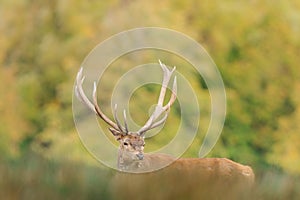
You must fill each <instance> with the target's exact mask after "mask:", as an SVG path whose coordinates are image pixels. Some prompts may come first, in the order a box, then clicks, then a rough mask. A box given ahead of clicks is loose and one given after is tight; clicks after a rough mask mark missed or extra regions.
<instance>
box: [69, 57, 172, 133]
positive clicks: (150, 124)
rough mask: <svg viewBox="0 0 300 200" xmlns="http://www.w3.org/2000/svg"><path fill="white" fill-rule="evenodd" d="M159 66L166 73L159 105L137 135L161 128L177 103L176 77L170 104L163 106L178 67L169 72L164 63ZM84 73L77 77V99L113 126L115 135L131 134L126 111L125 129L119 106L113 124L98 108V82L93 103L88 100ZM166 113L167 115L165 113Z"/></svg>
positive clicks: (79, 73) (112, 130)
mask: <svg viewBox="0 0 300 200" xmlns="http://www.w3.org/2000/svg"><path fill="white" fill-rule="evenodd" d="M159 64H160V66H161V68H162V70H163V72H164V76H163V82H162V87H161V90H160V95H159V98H158V103H157V105H156V107H155V109H154V112H153V113H152V115H151V116H150V118H149V119H148V121H147V122H146V123H145V125H144V126H143V127H142V128H141V129H140V130H138V132H137V134H138V135H141V136H144V134H145V133H146V131H148V130H150V129H153V128H155V127H158V126H160V125H161V124H163V123H164V122H165V121H166V119H167V117H168V111H169V109H170V107H171V105H172V104H173V103H174V102H175V100H176V94H177V82H176V76H175V78H174V82H173V88H172V95H171V98H170V100H169V102H168V103H167V104H166V105H165V106H163V102H164V98H165V95H166V91H167V86H168V83H169V81H170V78H171V76H172V73H173V72H174V71H175V69H176V67H174V68H173V69H172V70H169V69H168V68H167V66H166V65H165V64H163V63H161V62H160V60H159ZM82 71H83V69H82V68H81V69H80V70H79V72H78V74H77V77H76V86H75V94H76V96H77V98H78V99H79V100H80V101H81V102H82V103H84V104H85V105H86V106H87V107H88V108H89V109H90V110H91V111H93V112H94V113H95V114H97V115H98V116H99V117H100V118H101V119H103V121H105V122H106V123H107V124H108V125H110V126H111V128H109V130H110V131H111V132H112V133H113V134H116V133H117V134H125V135H126V134H131V133H132V132H130V131H129V130H128V125H127V117H126V111H125V110H124V112H123V116H124V127H123V126H122V125H121V123H120V121H119V119H118V116H117V104H115V107H114V113H113V115H114V119H115V121H116V122H113V121H112V120H110V119H109V118H108V117H107V116H106V115H105V114H104V113H103V112H102V110H101V109H100V107H99V106H98V103H97V94H96V91H97V85H96V82H94V88H93V103H92V102H91V101H90V100H89V99H88V98H87V96H86V95H85V93H84V91H83V89H82V84H83V81H84V78H85V77H83V76H82ZM165 112H166V113H165ZM163 113H165V115H164V116H163V117H162V118H161V119H160V120H158V118H159V117H160V116H161V115H162V114H163Z"/></svg>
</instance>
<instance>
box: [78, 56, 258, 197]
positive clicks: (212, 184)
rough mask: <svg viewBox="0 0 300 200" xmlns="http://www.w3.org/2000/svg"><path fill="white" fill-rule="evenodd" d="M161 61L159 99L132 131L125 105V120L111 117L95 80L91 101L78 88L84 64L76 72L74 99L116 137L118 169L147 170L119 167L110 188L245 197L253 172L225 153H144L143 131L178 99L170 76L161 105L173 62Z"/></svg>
mask: <svg viewBox="0 0 300 200" xmlns="http://www.w3.org/2000/svg"><path fill="white" fill-rule="evenodd" d="M159 63H160V66H161V68H162V70H163V80H162V87H161V90H160V95H159V98H158V103H157V105H156V107H155V109H154V111H153V113H152V115H151V116H150V117H149V119H148V121H147V122H146V123H145V125H144V126H143V127H142V128H140V130H138V131H136V132H132V131H130V130H129V129H128V125H127V118H126V112H125V110H124V112H123V117H124V125H121V123H120V120H119V119H118V117H117V105H115V107H114V119H115V122H114V121H112V120H111V119H109V118H108V117H107V116H106V115H105V114H104V113H103V112H102V111H101V109H100V107H99V105H98V104H97V95H96V83H94V90H93V102H91V101H90V100H89V99H88V98H87V96H86V95H85V93H84V91H83V89H82V83H83V81H84V77H83V75H82V68H81V69H80V71H79V72H78V74H77V79H76V87H75V92H76V96H77V97H78V99H79V100H80V101H81V102H83V103H84V104H86V105H87V107H88V108H90V110H92V111H93V112H94V113H95V114H96V115H98V116H99V117H100V118H101V119H102V120H104V121H105V122H106V123H107V124H108V125H109V126H110V128H109V130H110V132H111V133H112V134H113V136H114V137H115V139H116V140H117V141H119V143H120V146H119V153H118V165H117V166H118V169H119V170H120V171H124V172H151V171H153V170H157V169H160V168H162V167H164V166H167V165H169V164H170V165H169V166H168V167H166V168H164V169H161V170H158V171H155V172H151V173H144V174H130V173H118V174H117V176H116V177H115V178H114V181H113V184H112V185H113V186H112V187H113V191H115V190H117V191H118V192H117V195H116V198H117V199H119V198H121V199H240V198H241V197H245V196H246V194H248V192H249V191H250V189H251V186H252V184H253V182H254V173H253V171H252V169H251V167H249V166H244V165H241V164H239V163H236V162H233V161H231V160H229V159H226V158H181V159H177V160H176V159H175V158H174V157H172V156H169V155H165V154H144V151H143V150H144V146H145V140H144V138H145V133H146V132H147V131H148V130H150V129H153V128H155V127H158V126H160V125H162V124H163V123H164V122H165V121H166V119H167V116H168V112H169V110H170V108H171V106H172V104H173V103H174V102H175V100H176V95H177V83H176V77H175V78H174V81H173V87H172V94H171V97H170V100H169V102H168V103H167V104H166V105H163V102H164V98H165V94H166V90H167V86H168V83H169V81H170V79H171V76H172V73H173V72H174V71H175V67H174V68H173V69H172V70H169V69H168V68H167V67H166V65H164V64H163V63H161V62H160V61H159Z"/></svg>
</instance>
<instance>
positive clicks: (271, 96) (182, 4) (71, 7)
mask: <svg viewBox="0 0 300 200" xmlns="http://www.w3.org/2000/svg"><path fill="white" fill-rule="evenodd" d="M144 26H158V27H165V28H170V29H174V30H177V31H180V32H182V33H184V34H187V35H189V36H191V37H192V38H194V39H195V40H197V41H198V42H199V43H200V44H201V45H203V46H204V47H205V49H206V50H207V51H208V52H209V54H210V55H211V57H212V59H213V60H214V61H215V63H216V65H217V66H218V67H219V70H220V72H221V74H222V77H223V81H224V83H225V87H226V93H227V116H226V122H225V126H224V130H223V133H222V135H221V137H220V139H219V141H218V143H217V144H216V146H215V148H214V149H213V151H212V152H211V153H210V154H209V157H227V158H230V159H232V160H234V161H236V162H240V163H243V164H248V165H250V166H252V167H253V169H254V170H255V172H256V175H257V179H258V181H259V182H260V183H259V192H258V193H259V194H260V195H262V196H263V195H265V198H262V199H267V198H270V199H275V197H276V199H293V198H296V197H297V196H299V195H300V192H299V191H300V133H299V130H300V123H299V122H300V92H299V91H300V70H299V55H300V54H299V53H300V37H299V36H300V1H299V0H290V1H285V0H275V1H270V0H264V1H258V0H251V1H233V0H229V1H216V0H213V1H211V0H201V1H200V0H190V1H182V0H165V1H161V0H153V1H142V0H109V1H102V0H101V1H99V0H98V1H97V0H89V1H84V0H78V1H75V0H60V1H58V0H46V1H38V0H1V1H0V64H1V65H0V79H1V81H2V84H0V91H1V92H0V99H1V101H0V113H1V115H0V153H1V154H0V155H1V156H0V162H1V163H0V188H1V189H0V190H1V191H0V196H2V197H5V198H4V199H20V198H21V197H22V198H24V199H40V198H42V197H44V196H47V198H46V199H50V198H51V199H65V198H69V199H70V198H72V199H99V198H97V197H99V196H100V197H102V199H108V198H109V193H108V192H107V187H108V186H107V184H106V183H105V181H103V180H106V179H107V177H110V176H112V174H113V173H114V172H112V171H108V170H106V168H105V167H102V166H100V167H99V165H100V164H99V163H98V162H97V161H95V160H94V159H93V158H92V156H90V155H89V153H88V152H87V151H86V150H85V149H84V147H83V145H82V144H81V142H80V139H79V137H78V135H77V132H76V129H75V126H74V122H73V116H72V93H73V84H74V80H75V76H76V73H77V71H78V69H79V67H80V64H81V62H82V61H83V60H84V58H85V56H86V55H87V54H88V53H89V52H90V50H91V49H93V48H94V47H95V46H96V45H97V44H98V43H100V42H101V41H103V40H105V39H107V38H108V37H109V36H111V35H113V34H116V33H119V32H120V31H124V30H127V29H131V28H136V27H144ZM174 42H176V41H174ZM167 64H170V65H172V63H169V61H168V62H167ZM113 72H114V71H113V69H112V70H111V73H110V74H109V71H108V75H107V79H110V77H113ZM191 76H192V75H191ZM190 81H191V84H192V85H193V87H198V90H199V93H200V94H201V93H203V94H204V93H207V89H206V88H205V86H204V85H203V81H202V79H201V77H194V78H191V79H190ZM157 91H158V90H153V91H151V90H149V91H147V92H148V93H149V94H148V95H151V92H153V93H156V92H157ZM102 100H103V101H105V98H103V97H102ZM106 100H107V99H106ZM138 101H140V105H142V104H143V99H142V98H139V99H138ZM207 101H209V99H207ZM208 106H209V104H208ZM130 109H133V110H131V112H132V113H139V112H135V110H134V106H132V107H130ZM105 110H106V109H105ZM107 110H108V108H107ZM137 111H138V110H137ZM141 115H142V114H141ZM137 117H139V116H137ZM172 119H173V120H178V119H177V118H176V116H172V117H171V120H172ZM172 130H173V129H172V128H169V129H168V128H166V132H167V133H166V135H168V132H170V131H172ZM155 142H160V140H157V141H155ZM200 142H201V141H200V140H197V141H195V142H194V143H193V145H192V146H191V147H190V149H189V150H188V151H187V153H186V154H185V155H184V156H185V157H197V153H198V150H199V145H200V144H201V143H200ZM100 199H101V198H100Z"/></svg>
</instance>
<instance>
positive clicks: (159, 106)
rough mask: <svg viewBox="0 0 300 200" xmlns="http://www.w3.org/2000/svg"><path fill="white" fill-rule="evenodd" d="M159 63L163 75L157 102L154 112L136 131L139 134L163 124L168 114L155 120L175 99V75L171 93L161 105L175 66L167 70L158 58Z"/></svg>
mask: <svg viewBox="0 0 300 200" xmlns="http://www.w3.org/2000/svg"><path fill="white" fill-rule="evenodd" d="M159 64H160V66H161V68H162V70H163V72H164V76H163V81H162V87H161V90H160V95H159V98H158V103H157V106H156V107H155V109H154V112H153V113H152V115H151V116H150V118H149V119H148V121H147V122H146V124H145V125H144V126H143V127H142V128H141V129H140V130H139V131H138V134H140V135H143V134H145V133H146V131H148V130H150V129H153V128H155V127H157V126H160V125H161V124H163V123H164V122H165V121H166V119H167V116H168V114H166V115H165V116H164V117H163V118H162V119H161V120H159V121H157V122H156V120H157V119H158V118H159V116H161V114H162V113H163V112H165V111H168V110H169V109H170V107H171V106H172V104H173V103H174V102H175V100H176V95H177V79H176V76H175V78H174V82H173V88H172V95H171V97H170V100H169V102H168V103H167V104H166V105H165V106H163V102H164V98H165V95H166V91H167V86H168V83H169V81H170V78H171V76H172V73H173V72H174V71H175V69H176V67H174V68H173V69H172V70H169V69H168V68H167V66H166V65H165V64H163V63H161V61H160V60H159Z"/></svg>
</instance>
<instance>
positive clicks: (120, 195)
mask: <svg viewBox="0 0 300 200" xmlns="http://www.w3.org/2000/svg"><path fill="white" fill-rule="evenodd" d="M146 157H147V156H146ZM146 157H145V158H146ZM163 159H172V158H171V157H169V156H166V155H159V156H155V154H154V155H150V156H149V157H147V158H146V160H147V161H148V166H147V167H151V166H150V165H151V163H157V162H159V160H160V161H162V160H163ZM253 183H254V173H253V171H252V169H251V167H249V166H245V165H242V164H239V163H236V162H234V161H231V160H229V159H226V158H182V159H178V160H176V161H175V162H174V163H172V164H171V165H170V166H168V167H166V168H163V169H161V170H158V171H155V172H150V173H143V174H130V173H121V172H118V173H117V174H116V176H115V177H114V179H113V180H112V184H111V189H112V192H113V193H114V192H115V195H114V197H115V199H143V200H144V199H145V200H146V199H176V200H177V199H197V200H198V199H245V198H247V199H248V198H249V199H250V197H249V194H250V192H251V189H252V186H253Z"/></svg>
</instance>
